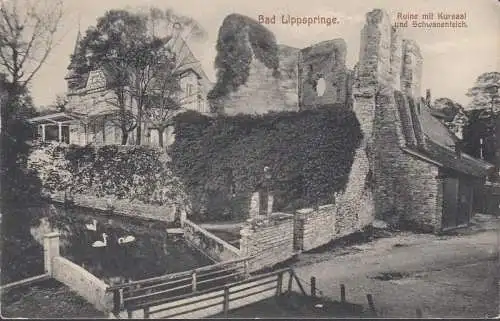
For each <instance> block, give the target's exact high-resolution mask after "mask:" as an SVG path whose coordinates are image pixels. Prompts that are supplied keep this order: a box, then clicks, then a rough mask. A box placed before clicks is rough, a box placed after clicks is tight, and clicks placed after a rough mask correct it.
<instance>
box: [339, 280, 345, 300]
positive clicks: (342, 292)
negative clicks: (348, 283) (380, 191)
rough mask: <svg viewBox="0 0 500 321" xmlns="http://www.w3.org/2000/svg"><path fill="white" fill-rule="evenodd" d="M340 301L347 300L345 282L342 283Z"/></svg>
mask: <svg viewBox="0 0 500 321" xmlns="http://www.w3.org/2000/svg"><path fill="white" fill-rule="evenodd" d="M340 302H342V303H344V302H345V285H344V284H341V285H340Z"/></svg>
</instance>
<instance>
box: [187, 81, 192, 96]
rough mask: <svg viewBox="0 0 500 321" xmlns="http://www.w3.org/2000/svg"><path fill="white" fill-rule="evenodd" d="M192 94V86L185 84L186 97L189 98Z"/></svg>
mask: <svg viewBox="0 0 500 321" xmlns="http://www.w3.org/2000/svg"><path fill="white" fill-rule="evenodd" d="M192 94H193V85H192V84H187V85H186V97H187V98H189V97H191V95H192Z"/></svg>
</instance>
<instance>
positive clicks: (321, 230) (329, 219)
mask: <svg viewBox="0 0 500 321" xmlns="http://www.w3.org/2000/svg"><path fill="white" fill-rule="evenodd" d="M336 214H337V213H336V207H335V204H328V205H323V206H320V207H319V208H318V210H314V209H312V208H306V209H301V210H298V211H297V212H296V214H295V219H296V220H301V221H302V222H301V224H299V226H297V225H296V229H295V230H294V234H295V237H298V238H299V239H300V240H301V244H300V245H299V248H300V249H301V250H303V251H309V250H312V249H314V248H316V247H318V246H321V245H324V244H327V243H328V242H330V241H331V240H332V239H333V238H334V234H335V216H336ZM297 234H300V236H298V235H297Z"/></svg>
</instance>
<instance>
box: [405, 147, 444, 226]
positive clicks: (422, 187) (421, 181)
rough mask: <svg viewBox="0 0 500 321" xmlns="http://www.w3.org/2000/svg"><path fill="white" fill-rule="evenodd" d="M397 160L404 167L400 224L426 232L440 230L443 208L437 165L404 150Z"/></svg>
mask: <svg viewBox="0 0 500 321" xmlns="http://www.w3.org/2000/svg"><path fill="white" fill-rule="evenodd" d="M397 161H398V163H399V164H400V166H402V167H403V168H404V176H402V177H401V179H402V182H401V185H400V186H401V188H400V190H399V191H400V195H399V200H398V205H399V206H398V212H399V217H398V218H397V219H398V221H399V224H403V225H408V227H412V228H415V229H418V230H422V231H425V232H436V231H439V230H440V228H441V218H442V211H443V207H442V203H443V190H442V187H443V184H442V179H440V178H439V168H438V167H437V166H436V165H433V164H430V163H427V162H424V161H422V160H420V159H418V158H416V157H414V156H412V155H409V154H406V153H404V154H402V155H401V157H400V158H398V159H397Z"/></svg>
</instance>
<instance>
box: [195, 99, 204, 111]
mask: <svg viewBox="0 0 500 321" xmlns="http://www.w3.org/2000/svg"><path fill="white" fill-rule="evenodd" d="M197 98H198V111H199V112H200V113H203V112H205V104H204V102H203V98H202V97H201V95H198V97H197Z"/></svg>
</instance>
